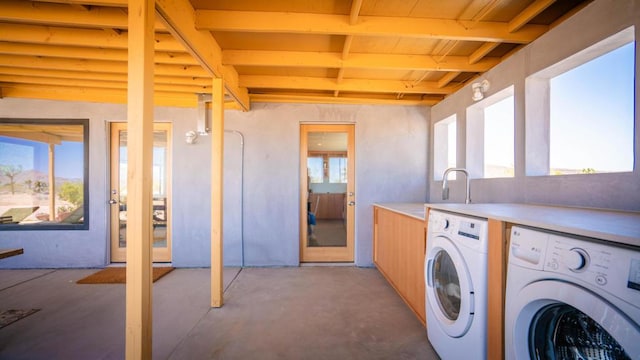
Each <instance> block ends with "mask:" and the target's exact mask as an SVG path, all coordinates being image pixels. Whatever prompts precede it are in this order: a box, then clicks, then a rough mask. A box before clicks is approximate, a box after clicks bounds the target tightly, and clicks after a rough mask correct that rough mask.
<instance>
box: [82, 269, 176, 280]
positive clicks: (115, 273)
mask: <svg viewBox="0 0 640 360" xmlns="http://www.w3.org/2000/svg"><path fill="white" fill-rule="evenodd" d="M173 269H175V268H173V267H170V266H166V267H154V268H153V282H156V281H157V280H158V279H160V278H161V277H163V276H165V275H167V274H168V273H170V272H172V271H173ZM126 282H127V268H126V267H108V268H104V269H102V270H100V271H98V272H97V273H93V274H91V275H89V276H87V277H85V278H83V279H80V280H78V281H76V283H77V284H124V283H126Z"/></svg>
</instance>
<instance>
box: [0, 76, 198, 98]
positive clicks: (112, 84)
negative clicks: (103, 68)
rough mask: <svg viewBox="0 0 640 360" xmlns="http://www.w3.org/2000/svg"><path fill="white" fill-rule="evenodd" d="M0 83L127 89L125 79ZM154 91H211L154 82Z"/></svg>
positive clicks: (8, 79)
mask: <svg viewBox="0 0 640 360" xmlns="http://www.w3.org/2000/svg"><path fill="white" fill-rule="evenodd" d="M0 83H18V84H36V85H51V86H79V87H82V88H97V89H127V81H126V80H125V81H104V80H91V79H64V78H52V77H37V76H22V75H2V74H0ZM154 89H155V90H156V91H164V92H175V93H188V94H198V93H207V92H210V91H211V86H198V85H181V84H171V85H166V84H154Z"/></svg>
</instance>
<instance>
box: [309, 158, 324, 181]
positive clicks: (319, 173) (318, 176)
mask: <svg viewBox="0 0 640 360" xmlns="http://www.w3.org/2000/svg"><path fill="white" fill-rule="evenodd" d="M323 166H324V160H323V158H322V156H314V157H311V156H309V157H308V158H307V172H308V175H309V183H311V184H322V183H323V182H324V175H323V173H324V171H323Z"/></svg>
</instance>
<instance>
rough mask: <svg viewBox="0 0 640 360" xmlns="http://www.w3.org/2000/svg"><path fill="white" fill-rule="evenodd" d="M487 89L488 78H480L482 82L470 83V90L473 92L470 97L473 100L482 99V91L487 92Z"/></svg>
mask: <svg viewBox="0 0 640 360" xmlns="http://www.w3.org/2000/svg"><path fill="white" fill-rule="evenodd" d="M487 90H489V81H488V80H482V82H479V83H473V84H471V91H472V92H473V95H472V96H471V99H473V101H479V100H482V99H484V93H485V92H487Z"/></svg>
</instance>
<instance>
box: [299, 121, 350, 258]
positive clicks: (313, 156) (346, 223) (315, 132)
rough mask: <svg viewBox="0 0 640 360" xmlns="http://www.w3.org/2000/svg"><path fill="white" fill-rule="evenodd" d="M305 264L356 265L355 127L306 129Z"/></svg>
mask: <svg viewBox="0 0 640 360" xmlns="http://www.w3.org/2000/svg"><path fill="white" fill-rule="evenodd" d="M300 143H301V148H300V159H301V170H302V171H301V174H300V175H301V194H300V197H301V210H302V212H301V229H302V233H301V243H300V245H301V261H302V262H333V261H335V262H340V261H345V262H348V261H353V229H354V218H355V217H354V208H355V187H354V181H353V179H354V163H355V161H354V151H353V149H354V131H353V125H302V126H301V133H300Z"/></svg>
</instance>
